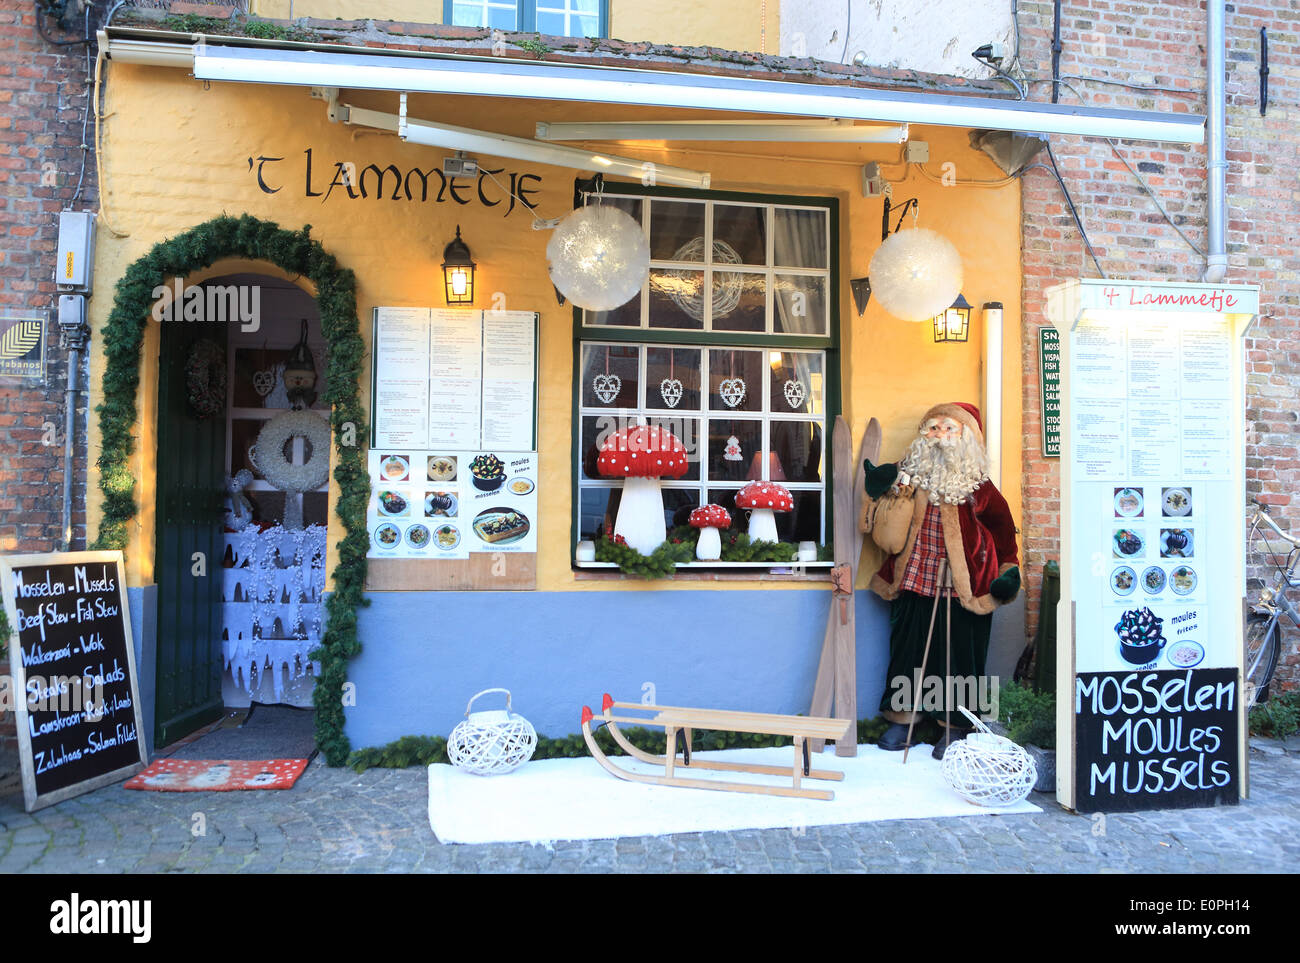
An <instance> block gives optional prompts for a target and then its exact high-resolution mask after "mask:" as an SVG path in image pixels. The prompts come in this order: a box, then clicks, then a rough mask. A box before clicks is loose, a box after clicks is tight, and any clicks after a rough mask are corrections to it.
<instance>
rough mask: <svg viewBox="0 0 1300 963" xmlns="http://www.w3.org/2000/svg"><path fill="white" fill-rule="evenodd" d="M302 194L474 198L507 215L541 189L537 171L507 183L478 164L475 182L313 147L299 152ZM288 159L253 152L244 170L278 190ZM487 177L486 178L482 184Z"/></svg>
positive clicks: (268, 189)
mask: <svg viewBox="0 0 1300 963" xmlns="http://www.w3.org/2000/svg"><path fill="white" fill-rule="evenodd" d="M303 154H304V155H305V162H304V164H303V180H302V184H303V197H319V198H320V199H321V203H322V204H323V203H325V202H326V201H328V200H329V199H330V197H332V196H333V194H334V191H336V190H337V191H338V192H339V196H340V197H344V196H346V197H347V198H348V199H349V200H354V201H355V200H361V199H365V198H371V197H373V198H374V199H375V200H377V201H379V200H389V201H417V202H419V203H421V204H425V203H428V202H429V201H432V202H433V203H435V204H443V203H445V202H446V201H449V200H450V201H452V202H453V203H455V204H460V205H462V206H463V205H467V204H472V203H473V202H474V200H475V198H476V197H477V199H478V202H479V203H480V204H482V205H483V206H484V207H499V206H500V205H502V204H506V205H507V206H506V210H505V213H504V214H503V215H502V216H503V217H508V216H509V215H510V212H511V211H513V210H514V209H515V204H516V202H518V203H519V204H522V205H523V206H524V207H526V208H528V209H529V210H533V209H534V208H536V206H537V204H536V203H535V202H534V201H532V200H531V198H530V195H533V194H538V193H540V192H541V189H542V178H541V176H540V175H538V174H521V173H520V172H518V171H510V173H509V175H508V176H509V182H508V183H506V182H503V181H500V180H498V176H499V175H504V174H505V173H506V171H505V168H498V169H496V170H489V169H488V168H486V167H481V168H479V173H478V177H477V178H475V183H472V184H471V183H470V181H469V180H468V179H466V178H459V177H448V176H447V175H445V174H443V172H442V170H441V169H440V168H438V167H430V168H428V169H427V170H425V169H421V168H419V167H412V168H411V169H410V170H407V171H403V170H402V169H401V168H400V167H398V166H397V165H396V164H387V165H385V166H383V167H380V166H379V165H378V164H367V165H366V166H365V167H361V168H358V167H357V165H356V164H354V163H353V162H352V161H333V162H332V164H327V163H321V162H319V161H318V160H316V159H314V158H313V156H312V148H310V147H308V148H307V149H306V150H304V151H303ZM286 160H287V158H284V157H268V156H265V155H258V156H257V157H249V158H248V170H249V173H255V174H256V176H257V186H258V188H259V189H260V190H261V191H262V193H264V194H278V193H279V192H280V191H281V190H283V189H284V187H285V178H286V177H287V176H289V175H288V172H287V171H286V169H285V168H284V167H281V166H279V165H281V164H284V163H285V162H286ZM485 182H486V183H485Z"/></svg>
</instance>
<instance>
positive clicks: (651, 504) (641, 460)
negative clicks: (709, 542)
mask: <svg viewBox="0 0 1300 963" xmlns="http://www.w3.org/2000/svg"><path fill="white" fill-rule="evenodd" d="M688 467H689V464H688V460H687V454H686V446H685V445H683V444H682V443H681V442H680V441H678V440H677V437H676V436H675V435H674V434H673V433H672V432H671V431H666V430H664V429H662V428H660V427H658V426H648V425H638V426H636V427H633V428H624V429H623V430H622V431H616V432H614V434H612V435H610V436H609V438H607V439H606V440H605V444H603V445H601V448H600V457H599V458H597V459H596V470H597V471H599V472H600V473H601V474H602V475H604V476H605V477H606V478H622V479H623V496H622V498H621V499H620V500H619V503H618V516H617V517H616V518H615V519H614V534H615V537H616V538H617V537H618V536H622V537H623V538H624V539H625V540H626V542H627V544H628V545H630V546H631V547H632V548H635V549H636V550H637V551H638V552H640V553H641V554H642V555H649V554H650V553H651V552H653V551H654V550H655V549H656V548H658V547H659V546H660V545H661V544H663V541H664V539H665V538H667V537H668V525H667V521H666V520H665V518H664V500H663V495H662V494H660V491H659V479H660V478H681V477H682V476H683V475H685V474H686V469H687V468H688Z"/></svg>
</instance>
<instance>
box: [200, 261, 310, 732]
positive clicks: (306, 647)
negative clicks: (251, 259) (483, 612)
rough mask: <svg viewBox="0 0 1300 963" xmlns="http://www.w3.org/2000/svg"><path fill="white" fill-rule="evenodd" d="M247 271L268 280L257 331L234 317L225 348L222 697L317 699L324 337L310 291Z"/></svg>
mask: <svg viewBox="0 0 1300 963" xmlns="http://www.w3.org/2000/svg"><path fill="white" fill-rule="evenodd" d="M223 280H226V281H229V280H230V279H223ZM240 280H241V282H242V283H258V284H259V285H260V286H261V287H262V292H261V300H262V312H261V318H260V324H259V326H258V327H257V329H256V330H254V331H245V330H242V329H241V328H240V327H239V326H237V325H232V326H231V332H230V337H229V341H228V350H227V363H228V378H227V391H228V403H227V406H226V422H227V425H226V477H227V500H226V502H227V512H226V517H225V525H224V531H225V535H224V540H225V555H224V558H223V561H222V578H223V589H222V610H223V611H222V657H223V663H224V667H225V673H224V675H223V682H222V696H223V700H224V702H225V704H226V705H227V706H232V707H242V706H247V705H250V704H251V703H253V702H259V703H263V704H274V703H278V704H283V705H290V706H295V707H310V706H311V705H312V690H313V688H314V686H315V675H316V669H317V667H316V666H315V664H314V663H312V661H311V660H310V658H309V657H308V656H309V653H310V652H311V650H312V649H315V648H317V647H318V646H319V644H320V639H321V634H322V631H323V624H324V618H325V609H324V604H323V599H322V593H323V591H324V588H325V555H326V522H327V518H328V492H329V479H328V467H329V457H330V451H329V449H330V429H329V422H328V418H329V406H328V404H327V403H326V402H325V400H324V398H325V372H326V367H325V365H326V357H327V354H326V347H325V343H324V339H323V338H322V337H321V332H320V323H319V320H318V318H317V311H316V305H315V303H314V301H313V300H312V299H311V298H310V297H309V296H308V295H306V294H305V293H303V292H302V291H300V290H299V289H298V288H296V287H294V286H292V285H289V284H287V283H286V282H282V281H274V280H272V279H269V278H260V277H259V278H252V277H251V276H250V277H249V278H247V279H246V278H243V277H241V278H240ZM308 367H310V368H311V369H312V372H313V373H314V384H313V385H312V386H311V388H310V390H308V391H306V392H305V393H304V390H302V389H301V388H300V389H299V390H297V391H296V390H295V386H296V385H302V384H305V383H309V382H311V381H312V377H311V375H310V374H309V373H308V372H307V369H308ZM295 409H298V410H295ZM259 446H260V447H262V448H265V449H267V450H265V451H261V452H259V450H258V449H259ZM271 447H274V448H276V449H278V451H272V450H270V449H271ZM322 469H323V471H322Z"/></svg>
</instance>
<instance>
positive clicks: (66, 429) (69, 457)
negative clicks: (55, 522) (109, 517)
mask: <svg viewBox="0 0 1300 963" xmlns="http://www.w3.org/2000/svg"><path fill="white" fill-rule="evenodd" d="M89 338H90V329H89V328H88V327H86V326H85V325H81V326H78V327H72V326H68V327H65V328H64V329H63V330H62V331H61V332H60V341H61V345H62V347H65V348H67V349H68V383H67V387H66V388H65V389H64V392H63V405H64V417H63V550H64V551H65V552H70V551H72V468H73V454H74V445H73V442H74V440H75V436H76V426H77V392H78V390H79V389H78V388H77V375H78V373H79V372H80V370H81V353H82V352H83V351H85V350H86V342H87V341H88V340H89Z"/></svg>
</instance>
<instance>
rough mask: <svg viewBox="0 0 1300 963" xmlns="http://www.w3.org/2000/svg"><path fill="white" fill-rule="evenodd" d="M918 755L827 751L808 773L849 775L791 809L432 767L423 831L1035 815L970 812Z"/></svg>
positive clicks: (562, 777)
mask: <svg viewBox="0 0 1300 963" xmlns="http://www.w3.org/2000/svg"><path fill="white" fill-rule="evenodd" d="M930 749H931V747H930V746H916V747H914V748H913V749H912V751H911V752H910V753H909V754H908V759H907V765H906V766H904V765H903V754H902V753H901V752H885V751H883V750H881V749H878V748H876V747H875V746H873V745H865V746H860V747H859V748H858V755H857V756H856V757H855V758H852V759H841V758H839V757H838V756H836V755H835V750H834V747H829V748H828V749H827V750H826V751H825V752H824V753H823V754H821V755H816V754H814V755H813V757H812V768H814V769H835V770H839V771H841V772H843V773H844V780H843V781H842V782H829V781H824V780H820V779H805V780H803V786H804V787H805V788H809V789H813V788H816V789H830V790H832V791H833V792H834V793H835V798H834V799H831V800H822V799H792V798H787V797H782V796H764V795H759V794H756V793H739V792H723V791H717V790H706V789H682V788H678V787H674V786H653V785H647V784H646V783H639V782H629V781H627V780H625V779H618V778H616V777H615V776H613V775H611V774H610V773H608V772H606V771H605V770H604V769H602V768H601V766H600V764H599V763H598V762H596V760H595V759H592V758H590V757H586V758H581V759H542V760H536V761H533V762H529V763H526V764H525V765H523V766H521V767H520V768H519V769H516V770H515V771H514V772H512V773H509V774H507V775H503V776H475V775H472V774H470V773H466V772H462V771H461V770H459V769H456V768H455V767H454V766H450V765H445V764H437V765H432V766H430V767H429V825H430V826H431V827H432V828H433V832H434V834H435V835H436V836H437V837H438V839H440V840H441V841H442V842H444V843H505V842H531V843H543V842H551V841H553V840H558V839H616V838H618V837H621V836H662V835H667V834H669V833H698V832H720V831H726V830H732V829H781V828H795V827H806V826H831V825H839V824H843V823H862V822H875V821H877V820H884V819H930V818H934V817H944V816H987V815H1001V814H1012V813H1036V812H1041V811H1042V810H1040V809H1039V808H1038V807H1037V806H1035V805H1034V804H1033V803H1030V802H1022V803H1019V804H1017V805H1015V806H1009V807H1003V808H1000V809H992V808H988V807H984V806H976V805H973V804H971V803H968V802H966V800H964V799H962V798H961V797H960V796H958V795H957V794H956V793H955V792H953V791H952V789H951V788H949V786H948V784H947V783H945V782H944V781H943V777H942V776H941V775H940V773H939V765H940V764H939V763H938V762H937V761H936V760H934V759H931V758H930ZM793 752H794V750H793V749H792V748H790V747H789V746H786V747H782V748H771V749H727V750H724V751H721V752H700V753H695V754H693V756H692V758H699V759H721V760H726V761H729V762H746V763H760V764H765V765H776V766H790V765H792V763H793ZM612 758H613V759H614V762H615V764H616V765H618V766H621V767H623V768H626V769H628V770H629V771H635V772H645V773H654V774H658V775H662V774H663V768H662V767H660V766H650V765H647V764H645V763H640V762H636V761H634V760H632V759H629V758H628V757H627V756H616V757H612ZM676 774H677V775H679V776H684V777H687V778H696V779H716V780H720V781H723V780H725V781H733V782H734V781H739V782H752V783H760V784H765V785H774V786H779V785H786V786H789V785H790V777H789V776H759V775H754V774H750V773H735V772H713V771H709V770H704V769H692V770H690V771H684V770H683V768H682V767H681V766H680V764H679V765H678V767H677V769H676Z"/></svg>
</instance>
